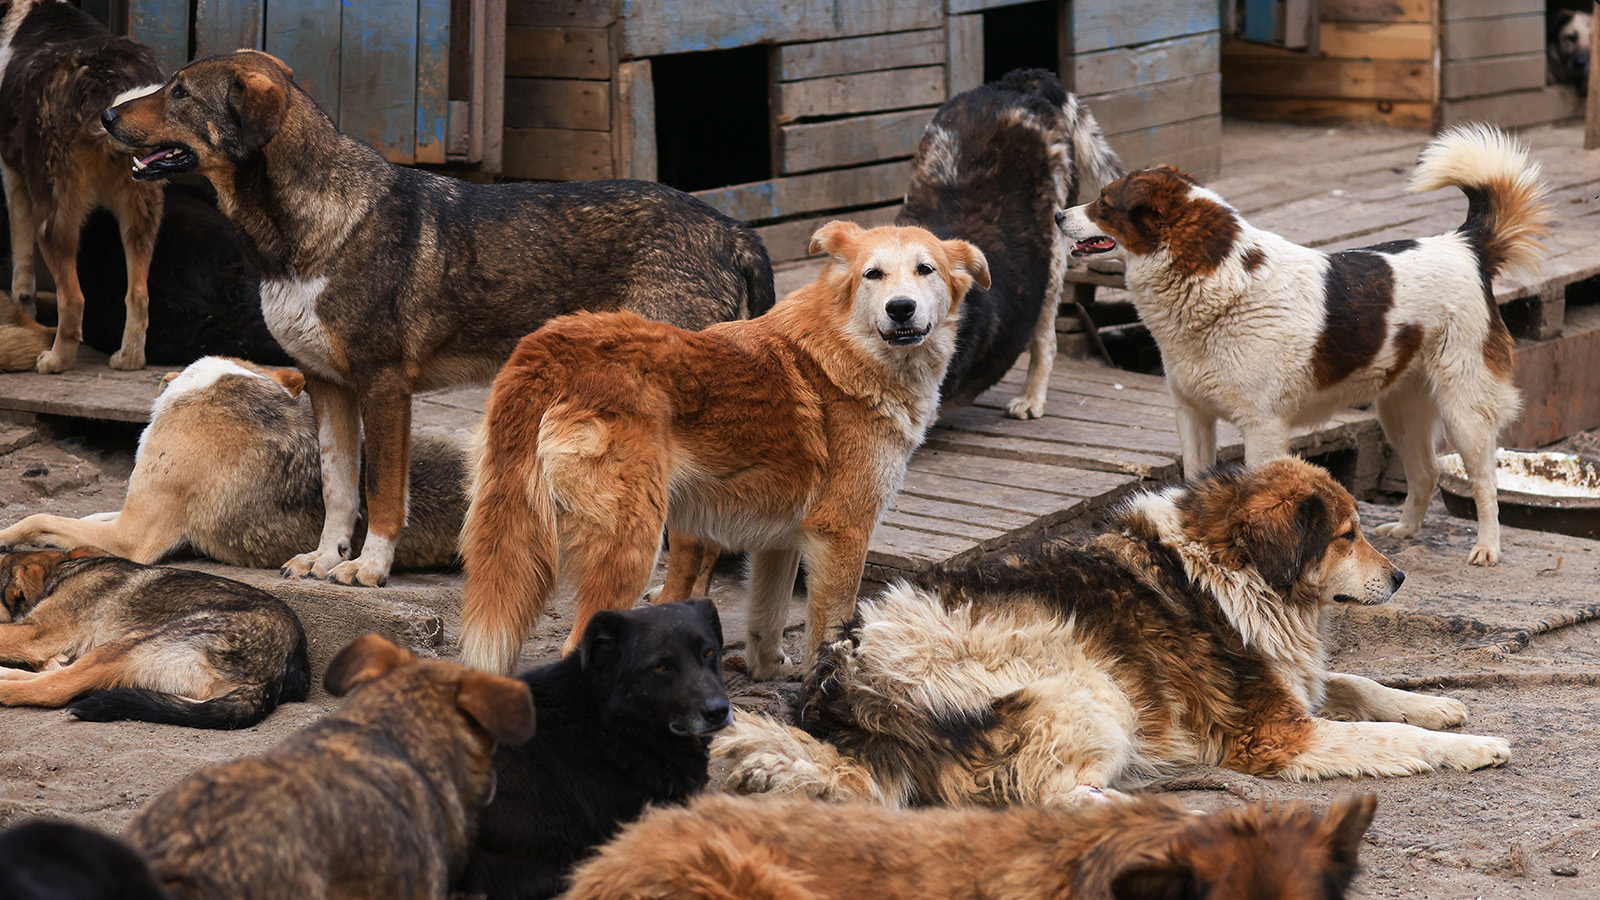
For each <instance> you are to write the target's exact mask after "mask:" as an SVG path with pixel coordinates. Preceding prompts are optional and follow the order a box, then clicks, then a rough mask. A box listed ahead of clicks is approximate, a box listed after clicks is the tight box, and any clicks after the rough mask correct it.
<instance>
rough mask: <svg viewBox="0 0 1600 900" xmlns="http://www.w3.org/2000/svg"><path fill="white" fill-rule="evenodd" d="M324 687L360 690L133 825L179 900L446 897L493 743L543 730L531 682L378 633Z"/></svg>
mask: <svg viewBox="0 0 1600 900" xmlns="http://www.w3.org/2000/svg"><path fill="white" fill-rule="evenodd" d="M325 683H326V685H327V688H328V691H329V693H331V694H333V695H335V696H343V695H344V694H346V693H350V694H351V696H350V698H349V699H348V700H346V701H345V703H344V704H343V705H342V706H341V707H340V708H339V709H338V710H337V711H335V712H333V713H330V714H329V715H328V716H326V717H325V718H323V719H321V720H319V721H318V722H316V723H315V724H313V725H311V726H309V727H307V728H305V729H303V730H301V731H300V732H298V733H296V734H294V735H292V736H290V737H288V738H286V739H285V740H283V741H282V742H280V743H279V744H278V745H277V746H275V747H273V748H272V749H271V750H268V751H267V753H266V755H265V756H262V757H260V758H258V759H240V760H235V761H233V762H230V763H224V764H222V765H220V766H213V767H210V768H207V769H203V770H201V771H200V772H197V773H195V774H194V775H191V776H190V777H189V778H187V779H185V780H183V781H181V782H179V783H178V784H176V785H174V786H173V787H171V788H169V789H168V790H167V791H166V792H164V793H162V794H161V795H160V796H158V797H156V798H155V799H154V800H152V801H150V804H149V805H148V806H146V807H145V808H144V810H143V811H142V812H140V813H139V815H138V817H137V818H135V819H134V820H133V822H132V823H131V824H130V825H129V826H128V829H127V832H126V836H127V838H128V839H129V840H130V841H131V842H132V843H133V845H134V846H135V847H137V848H138V849H139V850H140V851H142V852H143V853H144V854H146V856H148V857H149V859H150V861H151V868H152V870H153V871H154V872H155V874H156V877H157V879H158V880H159V882H160V883H161V885H162V886H163V887H164V888H165V889H166V890H167V891H168V892H169V893H170V894H171V895H172V896H173V897H174V898H176V900H199V898H206V900H211V898H215V900H222V898H228V900H268V898H273V900H276V898H283V900H290V898H295V900H299V898H307V897H343V898H352V900H354V898H370V900H390V898H396V897H406V898H434V900H444V897H445V896H446V892H447V888H448V885H449V883H450V879H451V878H452V877H454V876H455V875H456V874H458V873H459V872H460V870H461V864H462V863H463V862H464V861H465V859H466V853H467V848H468V845H469V843H470V841H471V835H472V830H473V825H474V820H475V819H476V817H477V813H478V810H479V809H481V808H482V806H483V804H484V803H485V802H486V801H487V800H488V799H489V794H490V793H491V791H492V789H493V784H494V774H493V766H492V764H491V759H492V757H493V754H494V745H495V742H497V741H499V742H502V743H511V744H522V743H526V742H527V740H528V739H529V738H530V737H532V736H533V725H534V711H533V703H532V702H531V700H530V699H529V697H528V688H527V686H526V685H524V684H522V683H521V682H519V681H515V680H513V679H510V678H501V677H498V676H494V675H488V674H485V673H483V672H476V671H472V670H469V669H465V668H463V667H461V666H458V665H456V664H454V663H449V662H443V661H440V660H419V659H417V658H416V656H414V655H412V654H411V653H410V652H409V651H407V650H404V649H402V648H400V647H397V646H395V645H394V644H392V643H390V642H389V641H387V640H385V639H383V638H382V637H379V636H378V635H373V634H369V635H367V636H365V637H362V638H358V639H357V640H355V641H352V642H351V643H350V644H349V645H347V646H346V647H345V648H344V649H342V650H340V651H339V653H338V655H336V656H335V657H334V658H333V661H332V662H331V663H329V665H328V671H327V674H326V676H325ZM352 691H353V693H352Z"/></svg>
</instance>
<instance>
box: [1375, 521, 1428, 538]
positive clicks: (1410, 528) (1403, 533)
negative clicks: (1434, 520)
mask: <svg viewBox="0 0 1600 900" xmlns="http://www.w3.org/2000/svg"><path fill="white" fill-rule="evenodd" d="M1421 530H1422V527H1421V526H1420V525H1407V524H1406V523H1405V522H1389V523H1387V524H1384V525H1379V526H1378V527H1377V528H1374V529H1372V531H1373V533H1374V534H1381V535H1383V536H1384V537H1392V538H1408V537H1412V536H1414V535H1416V533H1417V532H1419V531H1421Z"/></svg>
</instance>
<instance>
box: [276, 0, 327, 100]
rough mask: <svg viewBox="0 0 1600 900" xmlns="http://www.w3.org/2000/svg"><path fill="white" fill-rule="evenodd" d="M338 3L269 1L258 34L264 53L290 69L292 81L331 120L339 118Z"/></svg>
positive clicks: (287, 0)
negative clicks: (303, 90)
mask: <svg viewBox="0 0 1600 900" xmlns="http://www.w3.org/2000/svg"><path fill="white" fill-rule="evenodd" d="M339 10H340V7H339V5H338V4H334V3H322V2H318V0H272V4H271V6H270V7H269V8H268V9H267V25H266V29H265V32H264V34H263V35H262V40H263V43H264V44H265V49H266V51H267V52H268V53H271V54H272V55H274V56H276V57H278V58H280V59H282V60H283V61H284V62H286V63H288V64H289V67H290V68H291V69H294V80H295V83H296V84H298V85H300V86H301V87H303V88H305V90H306V93H308V94H310V95H311V99H313V100H315V101H317V105H318V106H320V107H322V111H323V112H325V113H327V114H328V117H329V118H331V119H333V120H334V121H335V122H337V121H339Z"/></svg>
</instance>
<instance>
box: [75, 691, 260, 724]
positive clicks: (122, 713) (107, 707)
mask: <svg viewBox="0 0 1600 900" xmlns="http://www.w3.org/2000/svg"><path fill="white" fill-rule="evenodd" d="M274 693H275V692H274V691H273V690H272V689H271V688H270V687H268V686H267V685H264V684H246V685H240V686H239V687H236V688H234V689H233V690H231V691H229V692H227V693H226V694H223V695H222V696H220V697H216V698H213V699H211V700H190V699H188V698H187V697H179V696H177V695H176V694H164V693H162V692H160V691H152V690H147V689H145V688H112V689H110V690H107V691H100V692H98V693H94V694H90V695H89V696H87V697H84V698H83V699H82V700H79V701H77V702H76V703H73V704H72V705H71V706H68V707H67V711H68V712H70V713H72V714H73V715H74V716H77V717H78V718H80V719H82V720H83V721H85V722H115V721H119V720H123V719H131V720H133V721H136V722H155V723H156V724H158V725H184V726H187V727H189V728H218V729H234V728H249V727H250V726H251V725H254V724H256V723H257V722H260V721H261V720H262V719H264V718H266V717H267V713H270V712H272V711H273V710H274V709H276V708H277V707H278V701H277V698H276V697H275V696H274Z"/></svg>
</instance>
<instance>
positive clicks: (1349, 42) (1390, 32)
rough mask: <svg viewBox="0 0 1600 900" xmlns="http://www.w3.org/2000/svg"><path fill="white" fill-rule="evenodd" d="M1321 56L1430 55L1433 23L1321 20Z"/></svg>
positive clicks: (1398, 57) (1368, 57) (1396, 56)
mask: <svg viewBox="0 0 1600 900" xmlns="http://www.w3.org/2000/svg"><path fill="white" fill-rule="evenodd" d="M1319 40H1320V41H1321V45H1320V46H1321V48H1322V54H1323V55H1324V56H1336V57H1342V58H1345V59H1432V58H1433V26H1432V25H1431V24H1428V23H1425V22H1402V23H1396V24H1382V25H1373V24H1368V23H1365V22H1323V23H1322V29H1321V32H1320V36H1319Z"/></svg>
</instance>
